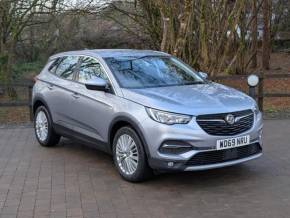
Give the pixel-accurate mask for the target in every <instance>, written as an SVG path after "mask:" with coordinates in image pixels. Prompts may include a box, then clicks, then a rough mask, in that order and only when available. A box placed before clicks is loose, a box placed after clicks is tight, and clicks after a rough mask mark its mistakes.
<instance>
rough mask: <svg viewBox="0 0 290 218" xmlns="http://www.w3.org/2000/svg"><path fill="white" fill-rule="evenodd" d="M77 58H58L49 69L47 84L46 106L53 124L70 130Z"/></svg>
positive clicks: (72, 117)
mask: <svg viewBox="0 0 290 218" xmlns="http://www.w3.org/2000/svg"><path fill="white" fill-rule="evenodd" d="M78 60H79V58H78V56H65V57H61V58H58V59H57V60H56V61H55V62H54V63H53V64H52V65H51V67H50V68H49V71H50V72H51V73H52V75H51V76H52V79H51V83H50V84H48V89H49V93H50V94H49V98H47V99H48V101H49V102H48V104H49V108H50V110H51V112H52V115H53V121H54V123H55V124H59V125H61V126H64V127H67V128H70V129H72V128H73V123H74V108H73V107H72V103H73V100H74V94H75V91H74V83H75V82H74V81H73V80H74V78H75V72H76V69H77V66H78Z"/></svg>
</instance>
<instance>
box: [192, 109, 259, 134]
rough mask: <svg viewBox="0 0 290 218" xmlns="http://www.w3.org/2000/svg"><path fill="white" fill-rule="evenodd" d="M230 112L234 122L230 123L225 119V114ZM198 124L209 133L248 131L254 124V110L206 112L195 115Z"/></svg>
mask: <svg viewBox="0 0 290 218" xmlns="http://www.w3.org/2000/svg"><path fill="white" fill-rule="evenodd" d="M228 114H232V115H234V117H235V123H234V124H232V125H230V124H228V123H227V122H226V121H225V116H226V115H228ZM196 122H197V123H198V125H199V126H200V127H201V128H202V129H203V130H204V131H205V132H206V133H208V134H210V135H218V136H233V135H237V134H240V133H243V132H246V131H248V130H249V129H251V128H252V126H253V124H254V112H253V111H252V110H243V111H237V112H231V113H221V114H206V115H199V116H197V117H196Z"/></svg>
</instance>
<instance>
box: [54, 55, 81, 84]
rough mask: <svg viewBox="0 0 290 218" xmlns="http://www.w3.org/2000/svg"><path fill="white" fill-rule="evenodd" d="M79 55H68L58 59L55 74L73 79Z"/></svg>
mask: <svg viewBox="0 0 290 218" xmlns="http://www.w3.org/2000/svg"><path fill="white" fill-rule="evenodd" d="M78 59H79V58H78V57H77V56H67V57H62V58H59V59H58V61H57V63H56V64H57V67H56V70H55V74H56V75H57V76H59V77H61V78H64V79H70V80H72V79H73V76H74V72H75V70H76V67H77V64H78Z"/></svg>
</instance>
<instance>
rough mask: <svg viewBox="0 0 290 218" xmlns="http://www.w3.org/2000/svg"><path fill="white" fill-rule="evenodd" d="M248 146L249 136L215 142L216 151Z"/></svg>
mask: <svg viewBox="0 0 290 218" xmlns="http://www.w3.org/2000/svg"><path fill="white" fill-rule="evenodd" d="M248 144H250V136H249V135H246V136H241V137H236V138H228V139H221V140H217V143H216V148H217V150H223V149H230V148H235V147H240V146H244V145H248Z"/></svg>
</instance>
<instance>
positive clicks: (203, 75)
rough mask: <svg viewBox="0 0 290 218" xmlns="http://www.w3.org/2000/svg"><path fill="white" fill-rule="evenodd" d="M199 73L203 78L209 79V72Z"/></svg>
mask: <svg viewBox="0 0 290 218" xmlns="http://www.w3.org/2000/svg"><path fill="white" fill-rule="evenodd" d="M198 75H199V76H200V77H201V78H203V79H207V78H208V74H207V73H205V72H198Z"/></svg>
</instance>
